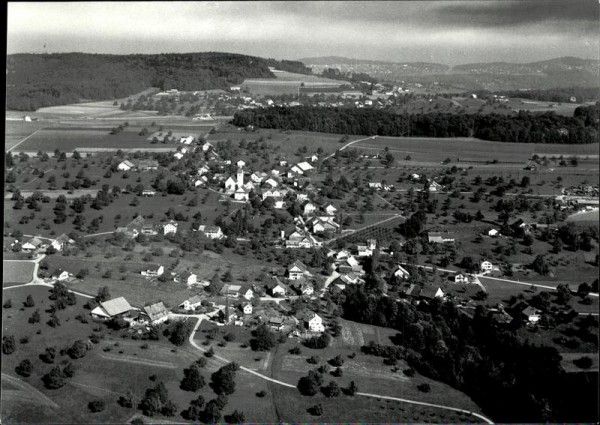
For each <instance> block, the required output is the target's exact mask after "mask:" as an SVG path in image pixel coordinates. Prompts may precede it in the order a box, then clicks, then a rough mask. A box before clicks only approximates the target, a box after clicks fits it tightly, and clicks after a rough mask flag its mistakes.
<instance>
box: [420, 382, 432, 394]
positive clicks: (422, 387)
mask: <svg viewBox="0 0 600 425" xmlns="http://www.w3.org/2000/svg"><path fill="white" fill-rule="evenodd" d="M417 389H418V390H419V391H421V392H424V393H428V392H429V391H431V386H430V385H429V384H427V383H423V384H419V385H417Z"/></svg>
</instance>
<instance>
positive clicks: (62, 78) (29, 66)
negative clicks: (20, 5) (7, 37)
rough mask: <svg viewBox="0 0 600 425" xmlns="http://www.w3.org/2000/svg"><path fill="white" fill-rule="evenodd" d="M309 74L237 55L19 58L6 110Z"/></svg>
mask: <svg viewBox="0 0 600 425" xmlns="http://www.w3.org/2000/svg"><path fill="white" fill-rule="evenodd" d="M270 66H271V67H275V68H277V69H281V70H284V71H289V72H297V73H304V74H308V73H310V72H311V71H310V69H309V68H306V67H305V66H304V65H303V64H302V63H300V62H296V61H277V60H275V59H263V58H259V57H253V56H245V55H239V54H232V53H218V52H207V53H181V54H180V53H176V54H156V55H97V54H87V53H59V54H15V55H8V57H7V61H6V105H7V109H13V110H27V111H29V110H36V109H39V108H41V107H44V106H55V105H64V104H68V103H74V102H80V101H92V100H107V99H114V98H120V97H125V96H129V95H131V94H133V93H138V92H141V91H143V90H144V89H146V88H148V87H159V88H161V89H163V90H166V89H170V88H177V89H179V90H208V89H229V87H230V86H232V85H238V84H240V83H241V82H242V81H244V80H245V79H246V78H274V75H273V73H272V72H271V71H270V70H269V67H270Z"/></svg>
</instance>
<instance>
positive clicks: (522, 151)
mask: <svg viewBox="0 0 600 425" xmlns="http://www.w3.org/2000/svg"><path fill="white" fill-rule="evenodd" d="M352 147H353V148H357V149H363V150H365V151H381V150H383V149H384V148H385V147H388V148H389V150H390V152H392V154H393V155H394V156H395V157H396V159H397V160H403V159H404V158H405V157H406V156H410V157H411V160H410V161H407V163H406V165H410V163H411V162H413V161H417V162H418V161H421V162H432V163H435V162H441V161H444V160H445V159H446V158H450V159H451V160H452V163H455V162H457V160H458V159H459V160H460V163H467V164H468V165H471V164H470V163H485V162H487V161H492V160H494V159H495V160H497V161H498V162H500V163H503V165H502V166H503V167H505V163H515V164H517V165H518V166H519V167H521V168H522V167H524V166H525V163H526V161H527V160H528V159H529V158H530V157H531V156H532V155H533V154H536V153H537V154H538V155H539V156H543V155H546V156H548V157H550V156H552V155H554V156H556V157H557V158H558V157H559V156H560V155H564V157H565V158H568V157H570V156H572V155H578V156H583V157H584V159H585V157H587V156H589V158H590V160H593V162H594V163H597V158H598V153H599V145H598V144H590V145H558V144H557V145H543V146H539V145H535V144H528V143H498V142H488V141H485V140H479V139H471V138H447V139H446V138H418V137H382V136H378V137H377V138H376V139H369V140H365V141H363V142H359V143H357V144H355V145H352ZM540 151H543V153H540ZM457 165H458V164H457ZM590 165H591V163H590ZM580 166H583V164H582V165H580ZM495 167H497V165H496V166H495Z"/></svg>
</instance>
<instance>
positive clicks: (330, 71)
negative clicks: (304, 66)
mask: <svg viewBox="0 0 600 425" xmlns="http://www.w3.org/2000/svg"><path fill="white" fill-rule="evenodd" d="M321 75H322V76H323V77H325V78H329V79H332V80H345V81H352V82H355V83H360V82H362V81H367V82H369V83H376V82H377V80H376V79H375V78H373V77H371V76H370V75H369V74H365V73H363V72H341V71H340V70H339V69H337V68H325V69H324V70H323V72H321Z"/></svg>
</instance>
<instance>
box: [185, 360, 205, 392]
mask: <svg viewBox="0 0 600 425" xmlns="http://www.w3.org/2000/svg"><path fill="white" fill-rule="evenodd" d="M183 375H184V378H183V380H182V381H181V385H180V388H181V389H182V390H184V391H198V390H199V389H200V388H202V387H204V386H205V385H206V382H205V381H204V377H203V376H202V375H201V374H200V368H199V366H197V365H196V364H195V363H194V364H192V365H191V366H190V367H189V368H187V369H184V370H183Z"/></svg>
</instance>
